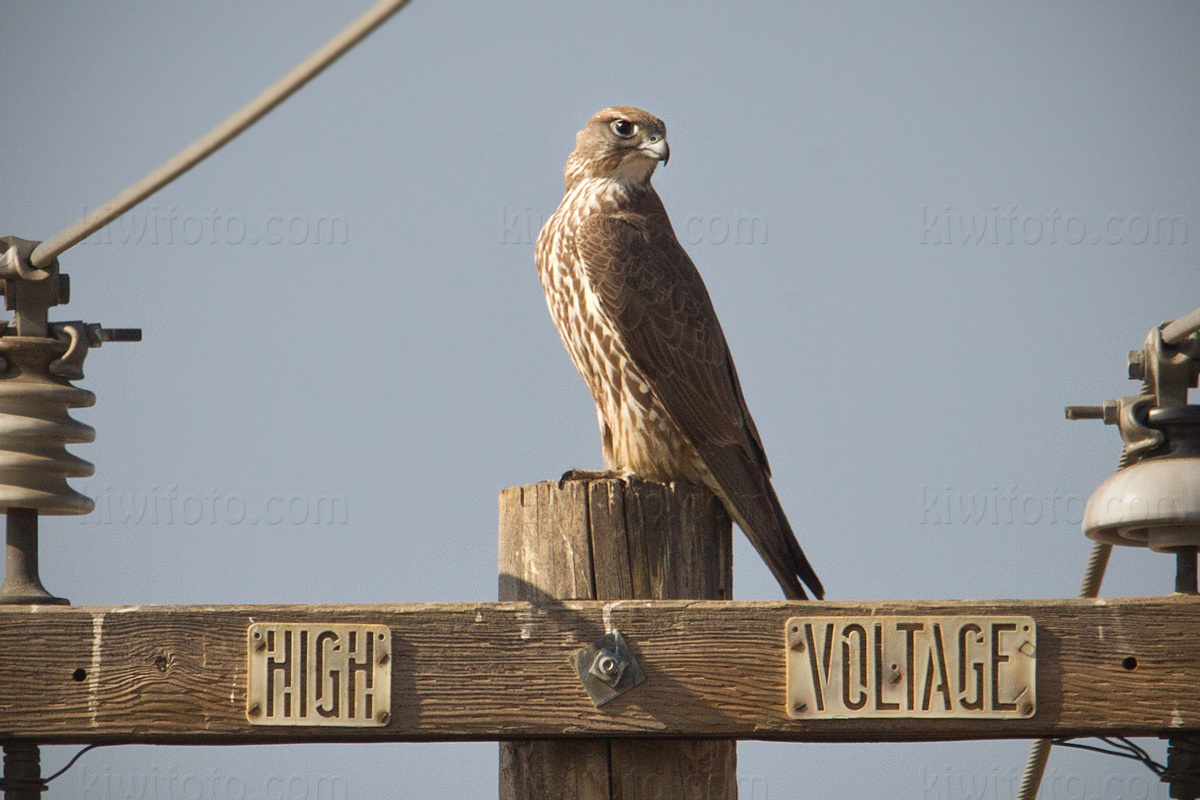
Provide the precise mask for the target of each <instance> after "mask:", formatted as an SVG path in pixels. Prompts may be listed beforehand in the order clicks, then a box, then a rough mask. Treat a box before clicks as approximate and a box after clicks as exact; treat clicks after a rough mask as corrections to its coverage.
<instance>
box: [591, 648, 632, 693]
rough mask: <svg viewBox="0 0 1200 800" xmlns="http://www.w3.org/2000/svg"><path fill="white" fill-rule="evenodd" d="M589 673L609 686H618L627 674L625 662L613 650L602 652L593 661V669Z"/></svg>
mask: <svg viewBox="0 0 1200 800" xmlns="http://www.w3.org/2000/svg"><path fill="white" fill-rule="evenodd" d="M589 672H591V673H592V675H595V676H596V677H597V678H598V679H599V680H601V681H603V682H604V683H606V684H608V685H609V686H616V685H617V684H618V683H620V681H621V675H622V674H623V673H624V672H625V662H624V661H622V660H621V659H620V658H618V657H617V654H616V653H614V652H612V651H611V650H600V651H599V652H597V653H596V657H595V658H594V659H592V668H591V669H590V670H589Z"/></svg>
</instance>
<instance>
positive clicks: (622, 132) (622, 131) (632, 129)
mask: <svg viewBox="0 0 1200 800" xmlns="http://www.w3.org/2000/svg"><path fill="white" fill-rule="evenodd" d="M612 129H613V133H615V134H616V135H617V136H620V137H621V138H622V139H628V138H629V137H630V136H633V135H634V134H635V133H637V125H634V124H633V123H632V122H630V121H629V120H627V119H618V120H614V121H613V123H612Z"/></svg>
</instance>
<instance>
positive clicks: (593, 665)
mask: <svg viewBox="0 0 1200 800" xmlns="http://www.w3.org/2000/svg"><path fill="white" fill-rule="evenodd" d="M571 665H572V666H573V667H575V673H576V674H577V675H578V676H579V680H581V681H583V688H584V689H586V690H587V693H588V696H589V697H591V698H592V702H593V703H595V704H596V707H597V708H599V707H600V706H602V705H604V704H605V703H607V702H608V701H609V700H612V699H614V698H616V697H620V696H621V695H623V694H625V692H628V691H629V690H630V689H632V688H633V687H635V686H637V685H638V684H640V683H643V682H644V681H645V680H646V675H645V673H643V672H642V668H641V667H639V666H638V663H637V659H635V658H634V657H633V653H632V652H631V651H630V649H629V645H628V644H627V643H626V641H625V637H624V636H622V635H621V632H620V631H618V630H614V631H613V632H612V633H608V634H605V635H604V636H602V637H601V638H599V639H597V640H596V641H594V642H592V643H591V644H589V645H588V646H587V647H583V648H580V649H579V650H576V651H575V652H574V653H572V654H571Z"/></svg>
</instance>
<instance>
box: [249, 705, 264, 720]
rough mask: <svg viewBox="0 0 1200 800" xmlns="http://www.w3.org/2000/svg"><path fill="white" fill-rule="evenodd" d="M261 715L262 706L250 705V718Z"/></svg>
mask: <svg viewBox="0 0 1200 800" xmlns="http://www.w3.org/2000/svg"><path fill="white" fill-rule="evenodd" d="M261 713H262V706H260V705H259V704H258V703H251V704H250V716H252V717H257V716H258V715H259V714H261Z"/></svg>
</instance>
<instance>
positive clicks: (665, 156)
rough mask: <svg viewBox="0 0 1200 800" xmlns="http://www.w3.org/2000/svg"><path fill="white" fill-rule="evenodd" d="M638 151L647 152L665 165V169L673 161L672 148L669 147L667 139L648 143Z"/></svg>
mask: <svg viewBox="0 0 1200 800" xmlns="http://www.w3.org/2000/svg"><path fill="white" fill-rule="evenodd" d="M638 149H639V150H645V151H646V152H647V153H649V154H650V155H652V156H654V157H655V158H657V159H658V160H659V161H661V162H662V163H663V166H664V167H665V166H666V165H667V162H668V161H670V160H671V148H670V147H668V146H667V140H666V139H665V138H662V139H656V140H654V141H653V142H646V144H644V145H642V146H641V147H640V148H638Z"/></svg>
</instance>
